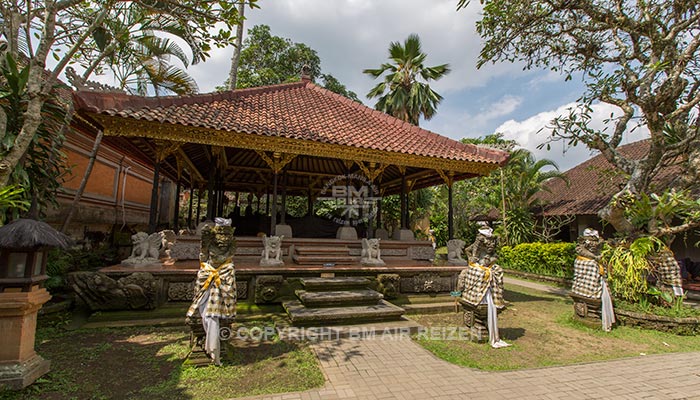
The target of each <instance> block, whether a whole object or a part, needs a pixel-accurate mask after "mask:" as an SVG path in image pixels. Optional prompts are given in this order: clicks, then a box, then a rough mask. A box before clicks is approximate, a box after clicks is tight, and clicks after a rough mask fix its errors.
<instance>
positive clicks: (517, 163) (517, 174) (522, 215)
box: [492, 149, 568, 245]
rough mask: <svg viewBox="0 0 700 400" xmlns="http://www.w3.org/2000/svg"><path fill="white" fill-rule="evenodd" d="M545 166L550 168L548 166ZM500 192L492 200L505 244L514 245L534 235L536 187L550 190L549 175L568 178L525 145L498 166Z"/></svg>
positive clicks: (552, 163) (529, 239)
mask: <svg viewBox="0 0 700 400" xmlns="http://www.w3.org/2000/svg"><path fill="white" fill-rule="evenodd" d="M547 167H549V168H551V169H547ZM500 173H501V193H500V196H498V199H496V198H492V200H494V201H492V204H493V205H494V206H497V207H498V208H499V209H501V212H502V213H503V221H504V234H505V235H504V239H505V242H506V243H505V244H509V245H516V244H519V243H525V242H529V241H532V240H533V239H535V229H536V227H535V218H534V216H533V214H532V210H533V209H534V208H535V207H536V206H537V205H538V204H539V202H540V200H539V198H538V197H537V196H536V194H537V193H538V192H539V191H542V190H544V191H549V189H548V187H547V185H546V183H547V182H549V181H551V180H552V179H563V180H564V181H567V182H568V180H567V178H566V176H565V175H564V174H562V173H561V172H559V169H558V168H557V165H556V163H555V162H554V161H551V160H548V159H541V160H537V159H535V156H534V155H533V154H532V153H531V152H529V151H528V150H526V149H518V150H515V151H513V152H512V153H511V156H510V159H509V160H508V165H506V167H504V169H502V170H501V172H500Z"/></svg>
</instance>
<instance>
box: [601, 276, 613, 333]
mask: <svg viewBox="0 0 700 400" xmlns="http://www.w3.org/2000/svg"><path fill="white" fill-rule="evenodd" d="M600 283H601V285H602V286H603V292H602V295H601V296H600V301H601V305H600V320H601V322H602V324H603V330H604V331H605V332H610V330H611V329H612V324H614V323H615V310H614V309H613V304H612V298H610V291H609V290H608V285H607V283H606V282H605V279H603V277H601V278H600Z"/></svg>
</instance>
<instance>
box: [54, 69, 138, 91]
mask: <svg viewBox="0 0 700 400" xmlns="http://www.w3.org/2000/svg"><path fill="white" fill-rule="evenodd" d="M66 78H67V79H68V82H70V84H71V85H73V87H75V89H76V90H85V91H90V92H107V93H126V92H125V91H124V90H122V89H119V88H116V87H114V86H109V85H105V84H104V83H99V82H95V81H89V80H86V79H85V78H83V77H82V76H80V75H78V73H77V72H75V69H73V67H68V68H66Z"/></svg>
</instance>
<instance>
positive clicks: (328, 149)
mask: <svg viewBox="0 0 700 400" xmlns="http://www.w3.org/2000/svg"><path fill="white" fill-rule="evenodd" d="M90 116H91V117H93V118H95V119H96V120H98V121H99V122H100V124H101V125H102V126H103V127H104V128H105V135H110V136H126V137H145V138H150V139H167V140H172V141H179V142H188V143H199V144H209V145H217V146H229V147H235V148H246V149H251V150H255V151H258V152H274V151H279V150H280V149H284V150H285V152H287V153H289V154H294V155H306V156H314V157H329V158H335V159H346V160H364V161H374V162H378V163H383V164H392V165H397V166H398V168H399V170H400V171H401V170H402V169H403V170H404V171H405V167H406V166H410V167H415V168H428V169H442V170H448V171H454V172H458V173H471V174H477V175H488V174H489V173H490V172H491V171H493V170H495V169H497V168H499V165H498V164H497V163H495V162H494V163H485V162H478V161H461V160H453V159H446V158H438V157H427V156H420V155H416V154H405V153H396V152H389V151H382V150H376V149H366V148H359V147H353V146H344V145H339V144H332V143H323V142H314V141H309V140H300V139H290V138H283V137H279V136H274V137H272V136H263V135H254V134H249V133H239V132H227V131H226V132H225V131H218V130H215V129H210V128H201V127H193V126H181V125H172V124H161V123H158V122H152V121H143V120H134V119H129V118H122V117H116V116H108V115H101V114H90Z"/></svg>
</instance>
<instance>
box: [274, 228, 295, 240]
mask: <svg viewBox="0 0 700 400" xmlns="http://www.w3.org/2000/svg"><path fill="white" fill-rule="evenodd" d="M275 236H284V237H285V238H287V239H289V238H292V237H293V236H292V227H291V226H289V225H286V224H285V225H282V224H278V225H275Z"/></svg>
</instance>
